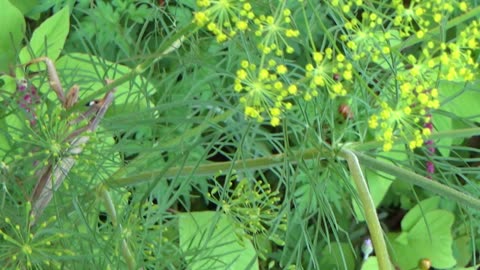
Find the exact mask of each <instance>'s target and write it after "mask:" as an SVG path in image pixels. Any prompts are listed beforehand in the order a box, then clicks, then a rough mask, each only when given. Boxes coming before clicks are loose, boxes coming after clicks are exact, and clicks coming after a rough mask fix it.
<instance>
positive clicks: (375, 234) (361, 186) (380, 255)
mask: <svg viewBox="0 0 480 270" xmlns="http://www.w3.org/2000/svg"><path fill="white" fill-rule="evenodd" d="M339 156H341V157H343V158H344V159H345V160H347V163H348V167H349V168H350V173H351V175H352V178H353V182H354V183H355V186H356V188H357V192H358V197H359V198H360V202H361V203H362V208H363V211H364V213H365V221H366V222H367V226H368V230H369V232H370V238H371V239H372V243H373V247H374V249H375V255H376V257H377V260H378V266H379V268H380V269H381V270H389V269H392V263H391V262H390V257H389V255H388V250H387V244H386V243H385V239H384V238H383V231H382V227H381V225H380V221H379V219H378V216H377V208H376V207H375V203H374V202H373V199H372V196H371V195H370V192H369V190H368V185H367V182H366V181H365V177H364V176H363V172H362V168H361V167H360V164H359V163H358V159H357V157H356V155H355V153H353V152H352V151H351V150H348V149H342V150H341V151H340V153H339Z"/></svg>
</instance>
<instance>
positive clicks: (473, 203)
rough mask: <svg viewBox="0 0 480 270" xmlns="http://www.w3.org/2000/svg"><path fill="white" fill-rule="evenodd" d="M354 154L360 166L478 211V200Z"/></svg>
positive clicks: (406, 171) (411, 173)
mask: <svg viewBox="0 0 480 270" xmlns="http://www.w3.org/2000/svg"><path fill="white" fill-rule="evenodd" d="M354 153H355V155H356V156H357V158H358V160H360V163H361V164H362V165H365V166H367V167H369V168H371V169H374V170H378V171H382V172H386V173H388V174H390V175H392V176H395V177H396V178H397V179H398V180H400V181H403V182H407V183H409V184H413V185H416V186H419V187H422V188H425V189H426V190H429V191H432V192H434V193H436V194H438V195H442V196H445V197H447V198H449V199H452V200H454V201H456V202H458V203H460V204H463V205H467V206H470V207H472V208H475V209H480V200H479V199H476V198H474V197H472V196H469V195H467V194H465V193H462V192H460V191H457V190H455V189H452V188H450V187H448V186H446V185H444V184H441V183H439V182H437V181H434V180H432V179H428V178H426V177H423V176H421V175H418V174H416V173H414V172H412V171H410V170H407V169H403V168H400V167H397V166H395V165H392V164H389V163H387V162H385V161H381V160H377V159H375V158H372V157H369V156H367V155H365V154H362V153H359V152H354Z"/></svg>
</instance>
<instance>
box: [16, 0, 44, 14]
mask: <svg viewBox="0 0 480 270" xmlns="http://www.w3.org/2000/svg"><path fill="white" fill-rule="evenodd" d="M37 2H38V1H37V0H14V1H12V4H13V5H15V7H17V8H18V9H19V10H20V12H22V14H24V15H27V13H28V12H30V11H31V10H32V9H33V8H34V7H35V6H37Z"/></svg>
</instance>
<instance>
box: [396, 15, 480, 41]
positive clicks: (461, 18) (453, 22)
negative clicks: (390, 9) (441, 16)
mask: <svg viewBox="0 0 480 270" xmlns="http://www.w3.org/2000/svg"><path fill="white" fill-rule="evenodd" d="M479 16H480V6H478V7H475V8H474V9H472V10H470V11H468V12H467V13H464V14H462V15H460V16H458V17H455V18H453V19H451V20H449V21H448V22H447V23H446V25H445V26H442V27H444V28H445V30H448V29H450V28H452V27H455V26H457V25H459V24H460V23H462V22H465V21H467V20H470V19H475V18H478V17H479ZM440 27H441V26H437V27H434V28H432V29H430V30H429V31H428V32H427V33H426V34H425V35H424V36H423V37H422V38H417V37H416V36H412V38H410V39H408V40H406V41H405V42H403V43H400V44H399V45H397V46H396V47H394V50H402V49H404V48H407V47H410V46H413V45H415V44H417V43H420V42H422V41H425V40H431V39H432V37H433V36H436V35H439V34H440Z"/></svg>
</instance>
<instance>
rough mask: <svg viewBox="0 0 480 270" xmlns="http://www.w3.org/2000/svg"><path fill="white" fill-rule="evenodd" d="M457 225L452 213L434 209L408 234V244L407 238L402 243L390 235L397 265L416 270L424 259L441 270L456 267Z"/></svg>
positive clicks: (407, 232) (406, 232) (401, 267)
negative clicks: (453, 235) (455, 239)
mask: <svg viewBox="0 0 480 270" xmlns="http://www.w3.org/2000/svg"><path fill="white" fill-rule="evenodd" d="M453 222H454V215H453V214H452V213H451V212H449V211H446V210H432V211H429V212H428V213H425V215H424V217H423V218H422V219H420V220H418V222H416V223H415V224H414V226H413V227H411V229H410V231H404V233H405V234H406V243H405V239H401V241H398V240H397V238H395V237H392V235H390V234H389V238H390V241H391V244H392V248H393V250H394V252H393V253H392V255H393V258H394V262H395V264H396V265H397V266H399V267H400V269H414V268H415V267H416V266H417V264H418V262H419V261H420V260H421V259H429V260H430V261H431V262H432V266H433V267H435V268H437V269H438V268H441V269H444V268H450V267H453V266H454V265H455V264H456V260H455V258H454V256H453V250H452V244H453V238H452V233H451V227H452V225H453ZM397 235H398V234H397ZM397 235H395V236H397Z"/></svg>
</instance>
